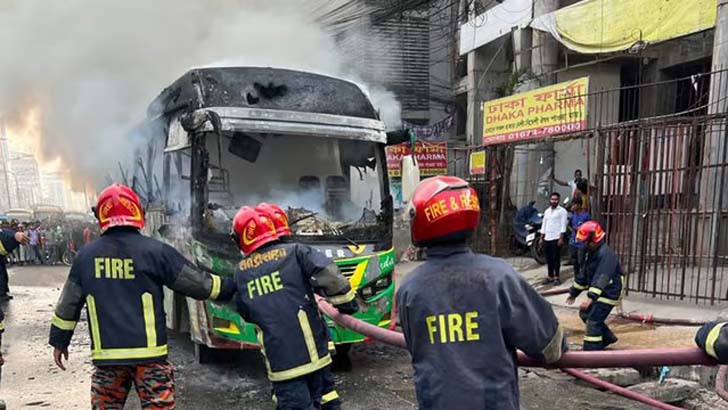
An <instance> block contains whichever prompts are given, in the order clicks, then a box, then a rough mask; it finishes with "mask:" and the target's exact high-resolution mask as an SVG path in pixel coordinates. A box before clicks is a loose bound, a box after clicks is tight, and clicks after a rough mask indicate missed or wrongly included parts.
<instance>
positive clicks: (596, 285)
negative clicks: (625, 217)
mask: <svg viewBox="0 0 728 410" xmlns="http://www.w3.org/2000/svg"><path fill="white" fill-rule="evenodd" d="M606 236H607V234H606V233H605V232H604V229H602V226H601V225H599V223H598V222H595V221H587V222H584V223H583V224H582V225H581V226H580V227H579V229H578V230H577V232H576V240H577V241H579V242H585V243H586V260H585V262H584V269H582V270H581V272H577V273H576V274H575V276H574V284H573V285H572V286H571V289H569V297H568V298H567V299H566V303H567V304H569V305H571V304H573V303H574V301H575V300H576V297H577V296H579V294H580V293H581V292H582V291H584V290H586V291H587V294H586V295H587V297H588V299H587V300H586V301H585V302H584V303H582V304H581V307H580V309H579V316H580V317H581V320H583V321H584V323H585V324H586V333H585V335H584V350H602V349H604V348H605V347H607V346H609V345H611V344H613V343H615V342H617V336H615V335H614V333H612V331H611V330H610V329H609V326H607V324H606V320H607V318H608V317H609V313H611V311H612V309H613V308H614V307H615V306H617V305H618V304H619V302H620V300H621V299H622V289H623V286H624V271H622V266H621V265H620V264H619V259H618V258H617V255H616V254H615V253H614V251H612V249H611V248H609V246H607V244H606V241H605V240H604V239H605V237H606Z"/></svg>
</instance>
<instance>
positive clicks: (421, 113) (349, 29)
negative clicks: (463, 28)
mask: <svg viewBox="0 0 728 410" xmlns="http://www.w3.org/2000/svg"><path fill="white" fill-rule="evenodd" d="M365 3H366V4H368V5H370V6H371V10H372V12H370V13H367V14H366V15H363V16H360V17H359V18H357V19H356V20H355V21H353V22H351V23H348V24H346V26H345V28H342V29H340V30H339V31H338V33H337V41H338V43H339V45H340V47H341V49H342V50H346V56H345V57H346V58H347V60H348V62H349V64H350V65H351V66H352V71H353V72H356V73H361V76H362V80H364V82H365V83H366V84H368V85H370V86H374V87H380V88H383V89H386V90H388V91H391V92H392V93H394V95H395V97H396V99H397V101H398V102H399V103H400V104H401V108H402V120H404V121H406V122H408V123H410V124H415V125H421V126H426V125H429V124H433V123H436V122H438V121H440V120H442V119H443V118H445V117H447V116H448V115H449V113H448V111H450V110H451V109H452V107H451V105H452V104H451V100H452V96H451V88H452V87H451V84H452V66H453V64H452V61H453V59H454V56H455V54H456V50H455V49H454V45H455V42H454V36H455V34H456V30H455V28H456V26H455V25H454V24H453V23H454V22H453V20H452V18H453V12H457V7H455V5H454V3H453V2H452V1H450V0H438V1H431V2H421V3H422V4H421V5H419V6H417V7H413V8H405V9H401V8H398V7H393V6H392V3H391V2H388V1H382V0H369V1H367V2H365ZM375 100H376V98H375ZM385 120H386V118H385ZM388 126H390V127H391V128H393V129H396V128H399V124H388Z"/></svg>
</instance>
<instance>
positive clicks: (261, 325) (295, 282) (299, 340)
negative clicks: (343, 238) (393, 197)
mask: <svg viewBox="0 0 728 410" xmlns="http://www.w3.org/2000/svg"><path fill="white" fill-rule="evenodd" d="M231 235H232V237H233V239H234V240H235V243H236V244H237V245H238V247H239V248H240V250H241V251H242V252H243V255H244V256H245V257H244V259H243V260H242V261H241V262H240V265H239V267H238V270H237V272H236V273H235V282H236V284H237V286H238V289H239V291H238V293H237V296H236V297H235V302H236V306H237V309H238V312H239V313H240V315H241V316H242V317H243V318H244V319H245V320H246V321H248V322H250V323H253V324H254V325H256V326H257V329H258V340H259V342H260V345H261V351H262V352H263V355H264V357H265V360H266V364H267V368H268V379H269V380H270V381H271V382H272V384H273V392H274V394H275V397H276V399H277V403H278V409H281V410H283V409H306V410H308V409H314V408H315V409H319V408H321V402H322V396H323V389H324V384H325V380H329V383H331V376H330V374H329V365H330V364H331V355H330V354H329V351H328V346H327V345H328V341H329V336H328V329H327V328H326V325H325V323H324V321H323V318H322V317H321V315H320V314H319V311H318V307H317V305H316V300H315V297H314V292H315V293H319V294H320V295H321V296H323V297H325V298H326V299H327V300H328V301H329V302H330V303H332V304H333V305H334V306H336V307H337V308H338V309H339V310H340V311H341V312H343V313H348V314H353V313H355V312H357V311H358V303H357V301H356V299H355V296H356V294H355V293H354V292H353V291H352V289H351V286H350V285H349V282H348V281H347V280H346V278H344V276H343V275H342V274H341V272H339V269H338V267H337V266H336V264H334V263H333V262H332V261H331V260H329V259H328V258H326V257H325V256H324V255H323V254H321V253H320V252H318V251H316V250H315V249H313V248H311V247H309V246H306V245H302V244H298V243H293V242H282V241H281V240H280V239H279V235H278V233H277V232H276V228H275V226H274V222H273V220H271V218H269V217H268V216H267V214H266V213H262V212H260V211H257V210H255V209H253V208H250V207H242V208H240V210H239V211H238V213H237V214H236V215H235V218H234V219H233V232H232V234H231Z"/></svg>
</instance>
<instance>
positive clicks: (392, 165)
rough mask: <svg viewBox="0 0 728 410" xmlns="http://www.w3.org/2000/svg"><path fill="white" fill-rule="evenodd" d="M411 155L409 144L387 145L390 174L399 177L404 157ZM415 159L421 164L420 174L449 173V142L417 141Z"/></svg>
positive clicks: (426, 175)
mask: <svg viewBox="0 0 728 410" xmlns="http://www.w3.org/2000/svg"><path fill="white" fill-rule="evenodd" d="M405 155H410V147H409V144H407V143H404V144H398V145H392V146H391V147H387V168H388V169H389V176H390V177H393V178H399V177H400V176H401V175H402V157H403V156H405ZM415 159H416V160H417V164H418V165H419V166H420V176H423V177H430V176H433V175H445V174H447V143H446V142H436V143H430V142H427V143H425V142H422V141H417V142H416V143H415Z"/></svg>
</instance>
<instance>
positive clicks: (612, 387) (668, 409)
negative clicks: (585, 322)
mask: <svg viewBox="0 0 728 410" xmlns="http://www.w3.org/2000/svg"><path fill="white" fill-rule="evenodd" d="M561 371H563V372H564V373H568V374H570V375H572V376H574V377H576V378H578V379H581V380H584V381H586V382H589V383H591V384H593V385H595V386H598V387H601V388H602V389H605V390H609V391H611V392H612V393H616V394H619V395H620V396H624V397H626V398H628V399H632V400H635V401H639V402H642V403H645V404H647V405H650V406H652V407H654V408H656V409H664V410H681V408H680V407H675V406H672V405H669V404H667V403H663V402H661V401H657V400H655V399H653V398H651V397H647V396H645V395H642V394H639V393H636V392H633V391H632V390H629V389H625V388H624V387H621V386H617V385H616V384H612V383H609V382H605V381H604V380H601V379H598V378H596V377H594V376H592V375H590V374H587V373H584V372H581V371H579V370H576V369H561Z"/></svg>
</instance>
